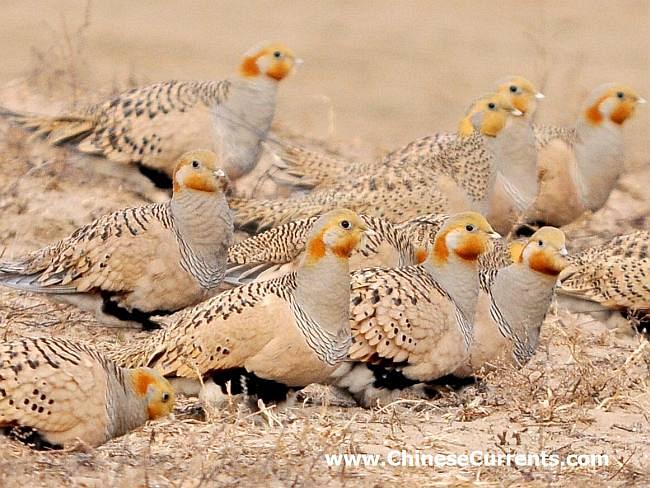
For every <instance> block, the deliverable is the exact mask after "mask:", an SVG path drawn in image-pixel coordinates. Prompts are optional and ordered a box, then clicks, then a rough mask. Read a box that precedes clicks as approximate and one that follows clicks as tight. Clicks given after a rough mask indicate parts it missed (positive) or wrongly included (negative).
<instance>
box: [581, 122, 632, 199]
mask: <svg viewBox="0 0 650 488" xmlns="http://www.w3.org/2000/svg"><path fill="white" fill-rule="evenodd" d="M576 130H577V134H578V144H577V145H576V148H575V151H576V162H577V166H578V186H579V188H580V193H581V195H582V199H583V201H584V202H585V203H586V206H587V208H589V209H591V210H597V209H599V208H600V207H602V206H603V204H604V203H605V201H606V200H607V198H608V197H609V194H610V192H611V191H612V189H613V188H614V186H615V185H616V182H617V181H618V178H619V176H620V175H621V173H622V172H623V169H624V168H623V163H624V145H623V134H622V131H621V126H619V125H617V124H614V123H613V122H611V121H610V120H607V119H606V120H604V121H603V122H602V123H601V124H600V125H598V126H593V125H591V124H589V123H588V122H587V121H585V120H583V119H580V120H579V121H578V123H577V125H576Z"/></svg>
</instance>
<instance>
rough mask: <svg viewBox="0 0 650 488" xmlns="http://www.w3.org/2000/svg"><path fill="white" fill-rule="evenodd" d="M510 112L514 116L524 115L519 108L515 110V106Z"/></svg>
mask: <svg viewBox="0 0 650 488" xmlns="http://www.w3.org/2000/svg"><path fill="white" fill-rule="evenodd" d="M510 113H511V114H512V115H514V116H515V117H521V116H522V115H524V113H523V112H522V111H521V110H517V109H516V108H513V109H512V112H510Z"/></svg>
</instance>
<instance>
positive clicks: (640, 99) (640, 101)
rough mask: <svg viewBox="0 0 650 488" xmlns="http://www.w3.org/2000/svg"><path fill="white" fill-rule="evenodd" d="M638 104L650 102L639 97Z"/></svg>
mask: <svg viewBox="0 0 650 488" xmlns="http://www.w3.org/2000/svg"><path fill="white" fill-rule="evenodd" d="M636 103H648V101H647V100H646V99H645V98H641V97H639V99H638V100H637V101H636Z"/></svg>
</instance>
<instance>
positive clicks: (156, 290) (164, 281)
mask: <svg viewBox="0 0 650 488" xmlns="http://www.w3.org/2000/svg"><path fill="white" fill-rule="evenodd" d="M218 164H219V161H218V159H217V156H216V155H215V154H214V153H213V152H211V151H192V152H189V153H186V154H185V155H183V156H182V157H181V158H180V159H179V161H178V164H177V165H176V171H175V172H174V193H173V196H172V199H171V201H168V202H165V203H158V204H150V205H147V206H144V207H137V208H127V209H124V210H118V211H116V212H113V213H111V214H108V215H104V216H103V217H100V218H99V219H97V220H95V221H94V222H92V223H90V224H88V225H85V226H84V227H81V228H80V229H77V230H76V231H75V232H74V233H73V234H72V235H71V236H69V237H67V238H65V239H63V240H61V241H59V242H57V243H55V244H52V245H50V246H48V247H45V248H43V249H39V250H37V251H33V252H31V253H29V254H27V255H26V256H24V257H22V258H19V259H16V260H13V261H2V262H0V284H2V285H5V286H9V287H12V288H17V289H20V290H26V291H30V292H34V293H45V294H48V295H49V296H51V297H53V298H56V299H58V300H61V301H64V302H67V303H72V304H73V305H76V306H78V307H79V308H81V309H83V310H86V311H89V312H92V313H95V315H96V317H97V320H98V321H99V322H101V323H105V324H108V325H118V326H129V325H132V324H130V323H129V322H131V323H132V322H136V323H138V324H140V325H142V327H143V328H144V329H152V328H158V325H157V324H156V323H155V322H153V321H151V316H153V315H166V314H169V313H173V312H175V311H176V310H179V309H181V308H184V307H187V306H189V305H194V304H195V303H198V302H200V301H201V300H204V299H205V298H207V297H209V296H211V295H213V294H214V293H215V292H216V291H217V286H218V285H219V283H221V280H222V279H223V275H224V272H225V266H226V261H227V252H228V247H229V246H230V244H231V243H232V238H233V223H232V217H231V214H230V209H229V208H228V203H227V202H226V198H225V193H224V192H225V191H226V188H227V185H228V178H227V177H226V175H225V174H224V172H223V170H221V169H219V168H218Z"/></svg>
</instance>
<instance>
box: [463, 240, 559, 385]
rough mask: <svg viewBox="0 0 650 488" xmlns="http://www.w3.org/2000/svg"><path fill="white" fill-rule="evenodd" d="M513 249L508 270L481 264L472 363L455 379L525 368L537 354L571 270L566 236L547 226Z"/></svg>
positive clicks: (466, 365) (464, 365)
mask: <svg viewBox="0 0 650 488" xmlns="http://www.w3.org/2000/svg"><path fill="white" fill-rule="evenodd" d="M509 247H510V251H511V252H512V254H508V255H507V258H511V259H512V262H511V263H510V264H509V265H505V266H503V265H501V266H499V265H497V266H491V267H488V266H485V263H481V264H482V266H481V268H482V270H481V271H482V273H481V280H480V282H481V287H480V292H479V298H478V302H477V306H476V313H475V315H474V340H473V342H472V346H471V348H470V355H469V357H468V359H467V362H466V363H465V364H463V365H462V366H460V367H459V368H458V369H456V370H455V371H454V373H453V375H454V376H460V377H465V376H470V375H472V374H474V373H476V372H478V371H479V370H481V369H483V368H489V367H490V366H492V365H495V364H496V363H503V362H506V363H510V364H514V365H516V366H518V367H521V366H523V365H524V364H526V363H527V362H528V361H529V360H530V358H531V357H532V355H533V354H534V353H535V350H536V349H537V345H538V343H539V336H540V332H541V327H542V323H543V321H544V318H545V317H546V314H547V312H548V309H549V307H550V305H551V301H552V299H553V296H554V294H555V288H556V284H557V281H558V277H559V275H560V273H561V272H562V271H563V270H564V269H565V268H566V267H567V266H568V265H569V261H568V260H567V254H568V253H567V250H566V244H565V236H564V233H563V232H562V231H561V230H559V229H556V228H554V227H542V228H541V229H539V230H538V231H537V232H535V234H533V235H532V236H531V237H530V238H529V239H527V240H526V241H524V242H522V243H519V242H515V243H514V245H513V244H510V246H509ZM513 248H516V250H515V249H513ZM502 264H505V263H502ZM513 297H516V300H513Z"/></svg>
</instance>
